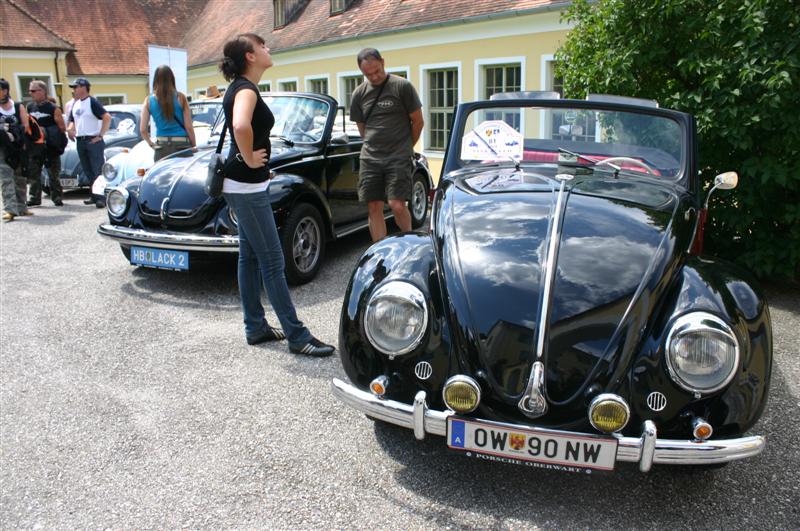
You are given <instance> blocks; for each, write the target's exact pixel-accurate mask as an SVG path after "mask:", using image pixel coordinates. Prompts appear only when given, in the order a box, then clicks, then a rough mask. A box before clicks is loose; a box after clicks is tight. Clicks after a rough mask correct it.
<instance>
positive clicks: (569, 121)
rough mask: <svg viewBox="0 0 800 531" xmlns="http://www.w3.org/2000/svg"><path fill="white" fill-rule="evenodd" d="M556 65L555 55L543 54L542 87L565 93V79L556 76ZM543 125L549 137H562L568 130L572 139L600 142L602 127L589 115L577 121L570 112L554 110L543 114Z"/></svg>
mask: <svg viewBox="0 0 800 531" xmlns="http://www.w3.org/2000/svg"><path fill="white" fill-rule="evenodd" d="M555 65H556V62H555V57H554V56H552V55H543V56H542V67H541V68H542V75H541V87H542V90H552V91H554V92H558V93H559V94H561V95H563V94H564V80H563V79H561V78H560V77H558V76H556V72H555V70H556V69H555ZM565 126H568V127H565ZM541 127H542V129H543V130H544V131H547V132H548V138H554V139H561V138H563V137H564V136H565V131H568V132H569V135H568V136H569V138H570V139H572V140H579V141H581V140H582V141H586V142H600V134H601V130H600V127H599V126H598V123H597V120H593V119H591V116H589V115H587V116H586V117H584V118H583V120H580V119H578V120H577V121H576V120H575V119H574V118H572V117H571V116H570V113H568V112H565V111H558V110H553V112H552V113H548V114H547V115H543V116H542V123H541ZM575 131H580V133H578V134H575Z"/></svg>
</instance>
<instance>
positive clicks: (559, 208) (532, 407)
mask: <svg viewBox="0 0 800 531" xmlns="http://www.w3.org/2000/svg"><path fill="white" fill-rule="evenodd" d="M572 177H573V176H572V175H568V174H564V173H560V174H558V175H556V179H558V180H559V181H560V182H561V184H560V186H559V188H558V199H557V201H556V208H555V212H554V215H553V222H552V225H551V226H550V234H549V241H548V242H547V256H546V258H545V261H544V264H542V270H543V271H544V282H543V283H542V306H541V313H540V314H539V325H538V330H537V333H536V360H537V361H536V362H535V363H534V364H533V367H531V375H530V377H529V378H528V387H527V389H526V390H525V394H524V395H522V399H520V401H519V404H518V407H519V409H520V411H522V412H523V413H524V414H525V415H527V416H528V417H531V418H537V417H541V416H542V415H544V414H545V413H547V409H548V407H547V400H546V399H545V384H544V380H545V378H544V374H545V366H544V362H545V355H546V354H547V338H548V336H549V327H550V310H551V308H552V305H553V284H555V277H556V266H557V263H558V248H559V244H560V243H561V230H562V223H563V221H564V211H565V210H566V199H565V197H566V193H567V192H566V185H567V181H569V180H571V179H572Z"/></svg>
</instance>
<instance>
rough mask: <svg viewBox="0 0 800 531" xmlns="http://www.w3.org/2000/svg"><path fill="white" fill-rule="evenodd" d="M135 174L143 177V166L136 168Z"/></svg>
mask: <svg viewBox="0 0 800 531" xmlns="http://www.w3.org/2000/svg"><path fill="white" fill-rule="evenodd" d="M136 175H138V176H139V177H144V168H138V169H137V170H136Z"/></svg>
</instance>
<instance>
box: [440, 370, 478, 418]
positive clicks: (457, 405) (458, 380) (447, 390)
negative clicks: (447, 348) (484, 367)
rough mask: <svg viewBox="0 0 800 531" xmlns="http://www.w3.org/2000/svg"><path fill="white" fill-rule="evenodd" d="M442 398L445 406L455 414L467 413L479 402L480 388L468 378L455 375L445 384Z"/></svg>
mask: <svg viewBox="0 0 800 531" xmlns="http://www.w3.org/2000/svg"><path fill="white" fill-rule="evenodd" d="M442 396H443V397H444V403H445V405H447V407H449V408H450V409H452V410H453V411H455V412H456V413H469V412H470V411H473V410H474V409H475V408H476V407H478V404H480V402H481V388H480V386H479V385H478V382H476V381H475V380H473V379H472V378H470V377H469V376H464V375H463V374H457V375H456V376H451V377H450V378H449V379H448V380H447V382H445V384H444V390H443V391H442Z"/></svg>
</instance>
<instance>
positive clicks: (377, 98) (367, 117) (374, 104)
mask: <svg viewBox="0 0 800 531" xmlns="http://www.w3.org/2000/svg"><path fill="white" fill-rule="evenodd" d="M391 75H392V74H386V79H384V80H383V83H381V89H380V90H379V91H378V95H377V96H375V102H374V103H373V104H372V107H370V108H369V110H368V111H367V115H366V116H365V117H364V125H366V124H367V120H369V117H370V116H372V111H373V110H374V109H375V106H376V105H377V104H378V100H379V99H381V94H383V89H384V87H385V86H386V84H387V83H389V76H391Z"/></svg>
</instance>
